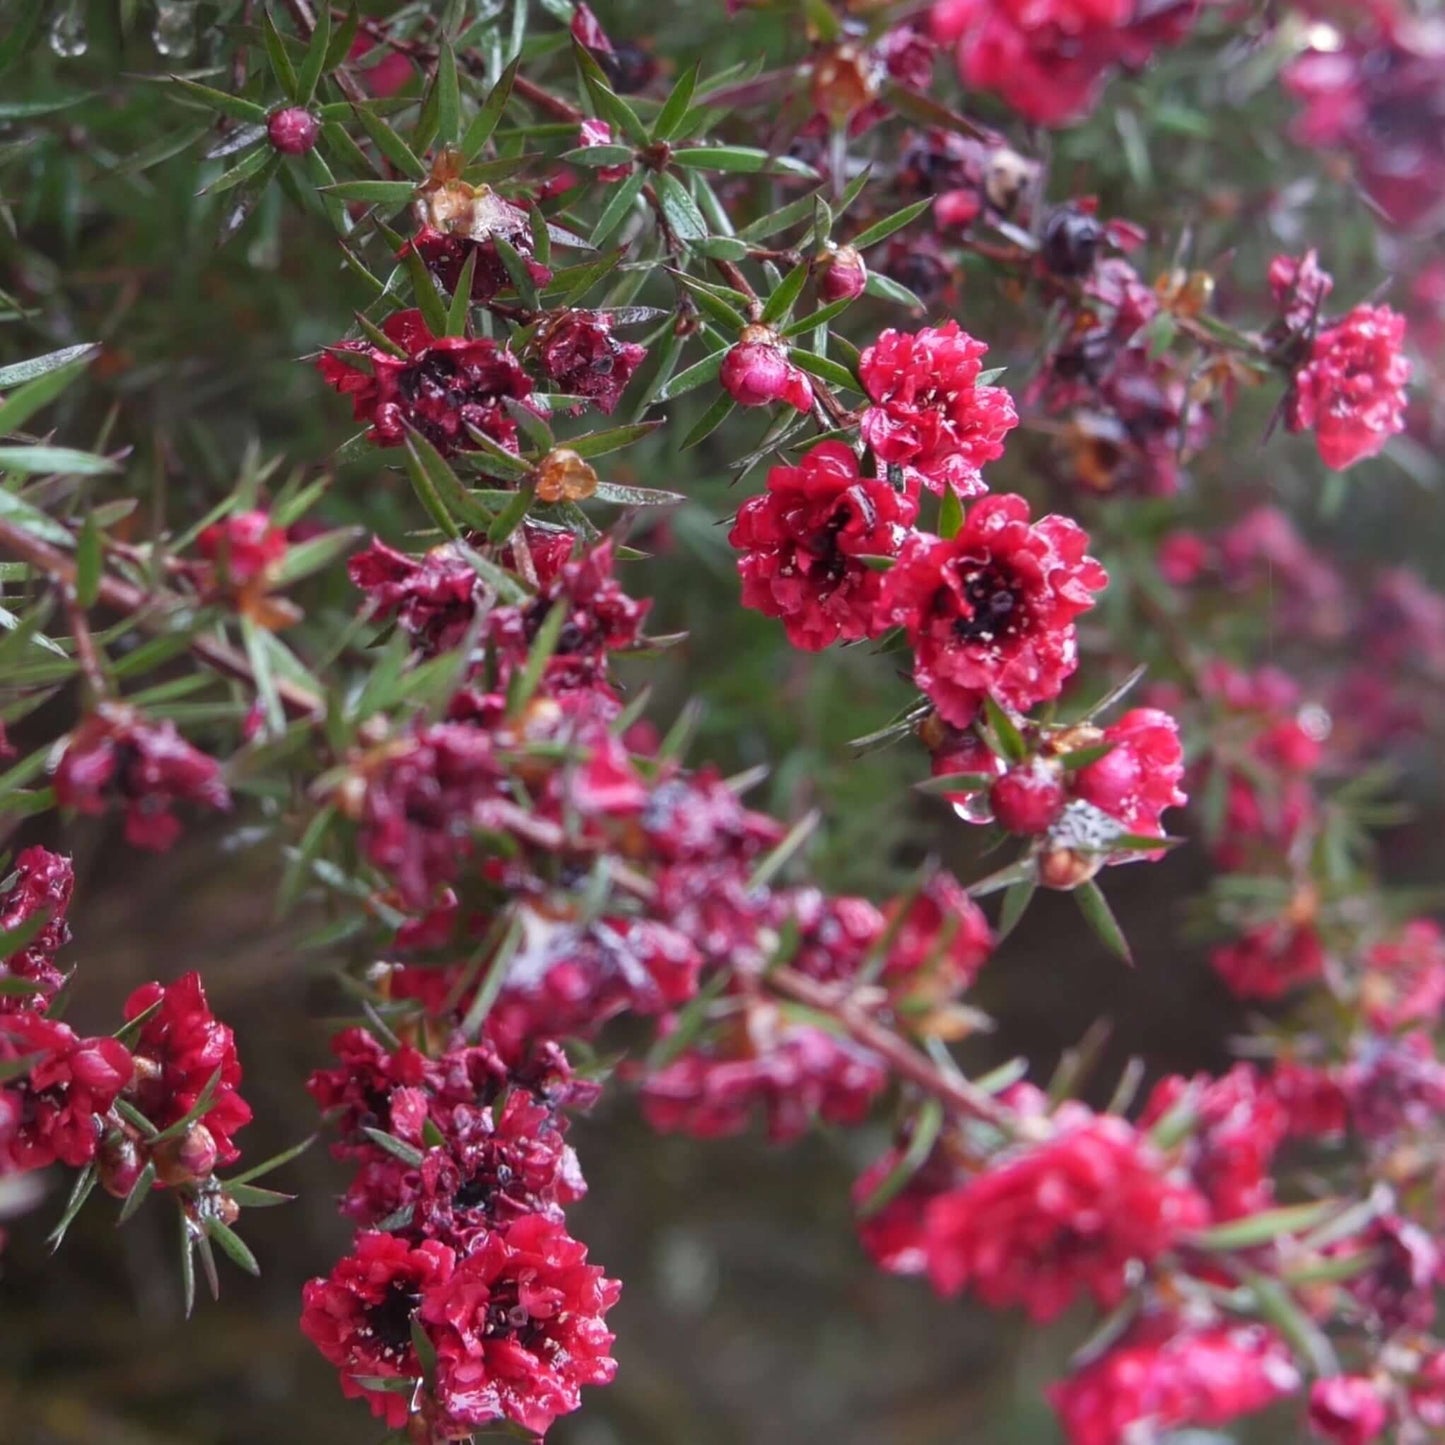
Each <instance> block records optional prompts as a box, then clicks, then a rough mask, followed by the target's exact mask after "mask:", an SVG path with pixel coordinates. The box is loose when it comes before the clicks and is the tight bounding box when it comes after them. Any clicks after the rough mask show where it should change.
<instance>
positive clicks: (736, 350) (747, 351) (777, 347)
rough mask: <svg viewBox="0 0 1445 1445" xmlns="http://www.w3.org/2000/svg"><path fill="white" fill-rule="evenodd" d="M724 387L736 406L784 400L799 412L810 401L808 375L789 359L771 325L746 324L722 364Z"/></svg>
mask: <svg viewBox="0 0 1445 1445" xmlns="http://www.w3.org/2000/svg"><path fill="white" fill-rule="evenodd" d="M721 379H722V384H723V389H724V390H725V391H726V392H727V394H728V395H729V396H730V397H732V399H733V400H734V401H735V402H737V403H738V405H739V406H767V405H768V404H769V403H771V402H774V401H786V402H788V403H789V404H790V405H792V406H795V407H797V409H798V410H799V411H807V410H808V409H809V407H811V406H812V404H813V388H812V387H811V386H810V385H809V384H808V378H807V377H806V376H804V375H803V373H802V372H801V371H799V370H798V368H797V367H796V366H794V365H793V364H792V363H791V362H790V361H789V360H788V353H787V350H786V348H785V347H784V346H783V344H782V342H781V341H780V340H779V338H778V334H777V332H776V331H774V330H773V329H772V328H771V327H770V326H757V325H754V326H747V327H744V328H743V334H742V338H741V339H740V340H739V341H738V343H737V345H736V346H734V347H733V348H732V349H731V350H730V351H729V352H728V354H727V355H726V356H725V357H723V364H722V378H721Z"/></svg>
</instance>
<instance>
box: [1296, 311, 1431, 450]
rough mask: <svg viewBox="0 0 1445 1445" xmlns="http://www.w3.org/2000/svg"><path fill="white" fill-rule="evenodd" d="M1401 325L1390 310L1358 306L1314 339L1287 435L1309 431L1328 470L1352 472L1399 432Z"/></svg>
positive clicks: (1403, 375) (1406, 374) (1403, 377)
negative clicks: (1353, 468) (1355, 464)
mask: <svg viewBox="0 0 1445 1445" xmlns="http://www.w3.org/2000/svg"><path fill="white" fill-rule="evenodd" d="M1404 340H1405V319H1404V317H1402V316H1400V315H1399V314H1398V313H1396V312H1394V311H1392V310H1391V309H1390V308H1389V307H1388V306H1356V307H1355V309H1354V310H1353V311H1351V312H1350V313H1349V315H1348V316H1346V317H1345V318H1344V320H1343V321H1340V322H1338V323H1336V324H1335V325H1334V326H1328V327H1326V328H1325V329H1324V330H1323V331H1321V332H1320V333H1319V334H1318V335H1317V336H1316V337H1315V339H1314V343H1313V345H1312V347H1311V348H1310V354H1309V358H1308V360H1307V361H1306V362H1305V363H1304V365H1303V366H1302V367H1301V368H1300V369H1299V370H1298V371H1297V372H1296V373H1295V377H1294V382H1293V384H1292V385H1291V387H1290V393H1289V398H1288V402H1287V411H1286V419H1287V422H1288V425H1289V428H1290V430H1291V431H1310V430H1313V431H1314V433H1315V445H1316V446H1317V447H1318V448H1319V453H1320V456H1321V457H1322V458H1323V460H1324V463H1325V465H1326V466H1328V467H1333V468H1334V469H1335V470H1336V471H1342V470H1343V469H1344V468H1346V467H1349V466H1353V465H1354V463H1355V462H1357V461H1360V460H1362V459H1363V458H1365V457H1372V456H1374V455H1375V454H1376V453H1377V452H1379V451H1380V450H1381V449H1382V448H1383V447H1384V445H1385V443H1386V442H1387V441H1389V439H1390V438H1391V437H1392V436H1394V435H1395V434H1396V433H1397V432H1401V431H1403V430H1404V429H1405V402H1406V396H1405V384H1406V383H1407V382H1408V381H1409V380H1410V362H1409V360H1408V359H1407V358H1406V357H1405V356H1404V354H1403V353H1402V351H1401V347H1402V346H1403V345H1404Z"/></svg>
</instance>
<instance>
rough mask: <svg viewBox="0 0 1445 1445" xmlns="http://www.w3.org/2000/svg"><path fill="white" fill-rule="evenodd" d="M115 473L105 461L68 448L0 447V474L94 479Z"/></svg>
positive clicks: (107, 461)
mask: <svg viewBox="0 0 1445 1445" xmlns="http://www.w3.org/2000/svg"><path fill="white" fill-rule="evenodd" d="M119 470H120V468H119V467H118V466H117V465H116V464H115V463H114V462H113V461H111V460H110V459H109V458H108V457H97V456H93V455H92V454H91V453H90V452H77V451H73V450H72V449H71V448H70V447H47V446H13V447H0V471H7V472H22V473H27V474H32V475H33V474H40V473H44V474H50V473H52V472H53V473H54V474H55V475H57V476H67V477H95V476H100V475H102V474H103V473H105V472H118V471H119ZM32 510H33V509H32Z"/></svg>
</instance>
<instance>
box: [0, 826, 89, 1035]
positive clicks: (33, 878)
mask: <svg viewBox="0 0 1445 1445" xmlns="http://www.w3.org/2000/svg"><path fill="white" fill-rule="evenodd" d="M74 888H75V871H74V869H72V868H71V866H70V859H69V858H64V857H62V856H61V855H60V854H59V853H52V852H50V851H49V850H48V849H45V848H27V849H26V850H25V851H24V852H23V853H22V854H21V855H20V856H19V857H18V858H17V859H16V860H15V872H14V880H13V882H12V883H11V885H10V888H9V890H8V891H7V892H6V893H5V894H4V895H3V896H0V933H13V932H14V931H15V930H16V929H18V928H21V927H23V926H24V925H25V924H27V923H29V922H30V920H31V919H33V918H34V917H35V916H36V915H37V914H41V913H43V914H44V915H45V922H44V923H43V924H41V926H40V929H39V931H38V932H37V933H35V934H33V935H32V936H31V938H30V941H29V942H28V943H27V944H26V945H25V947H24V948H21V949H19V950H18V951H17V952H15V953H12V954H11V955H10V957H9V958H7V959H5V960H3V961H0V980H6V979H13V980H16V981H17V983H20V984H25V985H29V988H28V989H25V990H22V991H20V992H17V993H10V994H7V993H0V1013H9V1012H13V1011H14V1010H16V1009H35V1010H37V1011H39V1012H41V1013H43V1012H44V1011H45V1008H46V1006H47V1005H48V1004H49V1002H50V1000H51V998H53V997H54V995H55V993H56V991H57V990H58V989H59V988H60V986H61V984H63V983H64V982H65V975H64V974H63V973H62V972H61V971H60V970H59V969H58V968H57V967H56V966H55V954H56V953H57V952H58V951H59V950H60V949H62V948H64V947H65V945H66V944H67V943H69V942H70V925H69V924H68V923H67V922H66V921H65V912H66V909H67V908H69V906H70V895H71V893H72V891H73V890H74Z"/></svg>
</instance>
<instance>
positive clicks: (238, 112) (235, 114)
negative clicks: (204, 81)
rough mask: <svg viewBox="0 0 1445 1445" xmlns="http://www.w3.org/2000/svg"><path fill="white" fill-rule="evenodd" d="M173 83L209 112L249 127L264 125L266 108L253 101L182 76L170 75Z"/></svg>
mask: <svg viewBox="0 0 1445 1445" xmlns="http://www.w3.org/2000/svg"><path fill="white" fill-rule="evenodd" d="M171 79H172V80H173V81H175V83H176V84H177V85H179V86H180V87H181V88H182V89H183V90H184V91H185V92H186V93H187V94H188V95H193V96H195V98H196V99H197V100H199V101H203V102H204V103H205V104H206V105H207V106H208V107H209V108H210V109H211V110H218V111H220V112H221V114H222V115H228V116H230V117H231V118H232V119H233V120H244V121H248V122H249V123H250V124H251V125H265V123H266V107H265V106H264V105H257V104H256V102H255V101H254V100H243V99H242V98H241V97H240V96H239V95H228V94H227V93H226V92H225V91H224V90H214V89H212V87H211V86H209V85H201V84H200V83H199V82H197V81H194V80H187V79H186V78H185V76H183V75H172V76H171Z"/></svg>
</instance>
